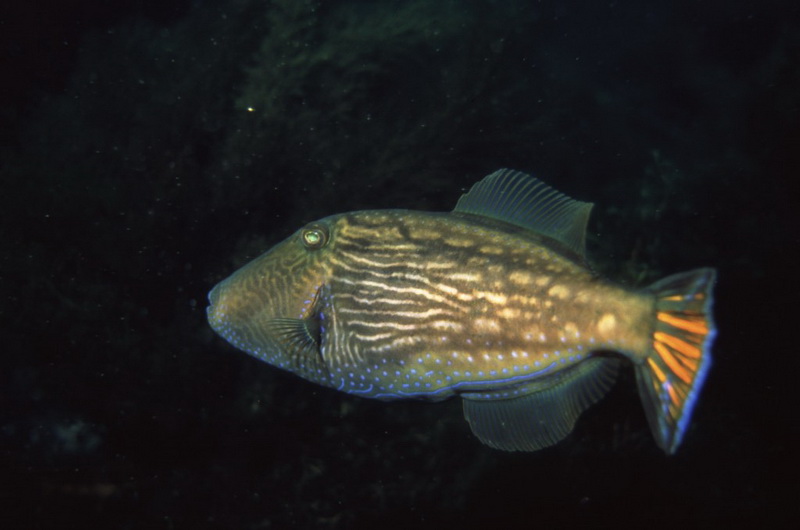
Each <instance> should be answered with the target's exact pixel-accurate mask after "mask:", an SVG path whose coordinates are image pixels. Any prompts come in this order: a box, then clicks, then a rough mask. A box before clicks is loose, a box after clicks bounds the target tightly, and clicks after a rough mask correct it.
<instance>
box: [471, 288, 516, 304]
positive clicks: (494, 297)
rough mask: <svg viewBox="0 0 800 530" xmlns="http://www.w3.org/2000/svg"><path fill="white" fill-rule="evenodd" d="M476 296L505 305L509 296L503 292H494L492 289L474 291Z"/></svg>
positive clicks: (492, 302)
mask: <svg viewBox="0 0 800 530" xmlns="http://www.w3.org/2000/svg"><path fill="white" fill-rule="evenodd" d="M473 294H474V295H475V297H476V298H483V299H484V300H486V301H487V302H489V303H490V304H495V305H505V303H506V302H507V301H508V297H507V296H506V295H504V294H502V293H493V292H491V291H473Z"/></svg>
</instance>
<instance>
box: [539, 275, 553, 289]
mask: <svg viewBox="0 0 800 530" xmlns="http://www.w3.org/2000/svg"><path fill="white" fill-rule="evenodd" d="M550 280H551V278H550V276H539V277H538V278H536V280H535V283H536V285H538V286H539V287H545V286H546V285H547V284H549V283H550Z"/></svg>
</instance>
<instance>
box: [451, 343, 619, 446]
mask: <svg viewBox="0 0 800 530" xmlns="http://www.w3.org/2000/svg"><path fill="white" fill-rule="evenodd" d="M618 365H619V361H618V360H617V359H614V358H610V357H593V358H590V359H587V360H586V361H583V362H581V363H579V364H577V365H576V366H574V367H573V368H570V369H568V370H564V371H561V372H558V373H557V374H555V375H553V376H549V377H548V378H547V379H543V380H538V381H536V382H535V383H534V384H532V385H531V392H530V393H528V394H525V395H523V396H520V397H516V398H512V399H487V398H483V397H481V396H482V395H481V394H463V395H462V397H463V398H464V399H463V403H464V417H465V419H466V420H467V422H468V423H469V425H470V428H471V429H472V432H473V433H474V434H475V436H477V437H478V439H479V440H480V441H481V442H483V443H485V444H486V445H488V446H490V447H494V448H495V449H501V450H503V451H537V450H539V449H543V448H545V447H548V446H551V445H553V444H555V443H557V442H559V441H560V440H562V439H564V438H565V437H566V436H567V435H568V434H569V433H570V432H571V431H572V428H573V427H574V425H575V422H576V421H577V419H578V417H579V416H580V415H581V413H582V412H583V411H584V410H586V408H587V407H589V406H590V405H592V404H593V403H596V402H597V401H598V400H600V398H602V397H603V396H604V395H605V394H606V393H607V392H608V390H609V389H610V388H611V386H612V385H613V384H614V380H615V379H616V375H617V370H618Z"/></svg>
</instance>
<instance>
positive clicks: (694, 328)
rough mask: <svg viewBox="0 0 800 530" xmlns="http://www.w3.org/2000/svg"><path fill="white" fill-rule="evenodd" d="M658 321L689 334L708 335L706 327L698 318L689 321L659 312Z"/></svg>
mask: <svg viewBox="0 0 800 530" xmlns="http://www.w3.org/2000/svg"><path fill="white" fill-rule="evenodd" d="M658 319H659V320H660V321H662V322H666V323H667V324H669V325H670V326H674V327H676V328H679V329H683V330H686V331H688V332H690V333H697V334H698V335H705V334H707V333H708V326H706V323H705V321H704V320H702V319H700V318H696V319H691V320H690V319H686V318H678V317H675V316H672V315H670V314H669V313H666V312H664V311H659V312H658Z"/></svg>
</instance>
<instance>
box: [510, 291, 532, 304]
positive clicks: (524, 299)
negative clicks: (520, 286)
mask: <svg viewBox="0 0 800 530" xmlns="http://www.w3.org/2000/svg"><path fill="white" fill-rule="evenodd" d="M510 300H511V301H512V302H517V303H519V304H522V305H526V306H536V305H538V304H539V299H538V298H536V297H535V296H523V295H521V294H512V295H511V298H510Z"/></svg>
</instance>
